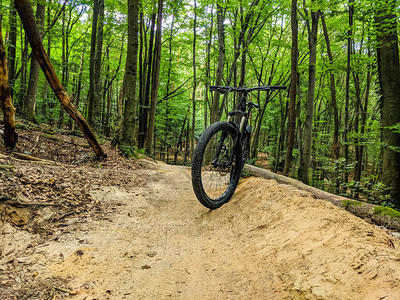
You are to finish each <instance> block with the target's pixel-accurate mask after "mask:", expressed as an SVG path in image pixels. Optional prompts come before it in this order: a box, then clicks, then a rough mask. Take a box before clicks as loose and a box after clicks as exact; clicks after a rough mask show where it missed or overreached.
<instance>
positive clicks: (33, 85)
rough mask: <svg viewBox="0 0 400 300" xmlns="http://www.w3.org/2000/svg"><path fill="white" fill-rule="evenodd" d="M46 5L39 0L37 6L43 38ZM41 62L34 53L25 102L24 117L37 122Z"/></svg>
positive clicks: (37, 16)
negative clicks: (37, 96) (37, 97)
mask: <svg viewBox="0 0 400 300" xmlns="http://www.w3.org/2000/svg"><path fill="white" fill-rule="evenodd" d="M44 15H45V6H44V5H42V4H40V2H38V4H37V8H36V19H37V25H38V27H39V30H40V31H41V38H42V37H43V26H44ZM39 70H40V67H39V63H38V61H37V59H36V57H35V56H34V55H32V56H31V68H30V73H29V81H28V91H27V98H26V102H25V104H24V117H25V118H26V119H28V120H30V121H32V122H36V94H37V86H38V82H39Z"/></svg>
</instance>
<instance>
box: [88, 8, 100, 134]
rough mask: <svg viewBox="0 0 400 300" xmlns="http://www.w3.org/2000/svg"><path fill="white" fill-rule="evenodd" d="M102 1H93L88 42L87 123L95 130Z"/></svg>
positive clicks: (98, 106)
mask: <svg viewBox="0 0 400 300" xmlns="http://www.w3.org/2000/svg"><path fill="white" fill-rule="evenodd" d="M103 26H104V0H94V4H93V20H92V36H91V40H90V67H89V79H90V86H89V96H88V99H89V100H88V102H89V104H88V122H89V124H90V125H91V126H92V127H94V128H95V129H96V130H98V129H99V128H100V111H101V88H100V86H101V84H100V73H101V54H102V49H103Z"/></svg>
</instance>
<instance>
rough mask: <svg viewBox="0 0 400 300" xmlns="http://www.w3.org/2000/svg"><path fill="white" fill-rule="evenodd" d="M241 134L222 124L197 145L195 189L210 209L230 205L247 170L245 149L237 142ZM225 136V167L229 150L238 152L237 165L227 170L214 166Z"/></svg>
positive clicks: (217, 124) (236, 153)
mask: <svg viewBox="0 0 400 300" xmlns="http://www.w3.org/2000/svg"><path fill="white" fill-rule="evenodd" d="M237 134H238V133H237V131H236V128H235V127H234V126H233V125H232V124H230V123H228V122H223V121H220V122H216V123H214V124H212V125H210V126H209V127H208V128H207V129H206V130H205V131H204V132H203V134H202V135H201V137H200V139H199V141H198V143H197V146H196V149H195V151H194V155H193V160H192V185H193V190H194V192H195V194H196V197H197V199H198V200H199V201H200V203H201V204H203V205H204V206H205V207H207V208H210V209H215V208H218V207H220V206H222V205H223V204H225V203H227V202H228V201H229V200H230V199H231V197H232V195H233V193H234V192H235V190H236V187H237V185H238V182H239V179H240V175H241V173H242V168H243V161H242V146H241V144H240V141H239V139H236V137H237ZM221 135H222V136H224V137H225V138H224V141H223V147H222V150H221V153H220V155H219V160H218V162H219V163H221V165H223V163H224V162H225V161H227V160H228V159H227V157H228V156H229V153H231V150H230V149H229V147H232V149H233V151H234V152H233V153H234V154H233V163H232V165H231V166H230V167H226V168H223V167H218V168H217V167H215V166H213V165H211V164H210V162H211V161H212V160H213V159H214V158H215V154H216V152H217V150H216V148H217V147H218V145H220V141H221ZM235 139H236V140H237V142H236V143H234V141H235ZM210 148H211V149H212V150H210Z"/></svg>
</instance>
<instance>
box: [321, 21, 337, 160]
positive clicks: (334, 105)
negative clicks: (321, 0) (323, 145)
mask: <svg viewBox="0 0 400 300" xmlns="http://www.w3.org/2000/svg"><path fill="white" fill-rule="evenodd" d="M321 22H322V27H323V30H324V36H325V43H326V51H327V53H328V58H329V63H330V65H331V68H332V65H333V55H332V51H331V42H330V39H329V35H328V30H327V27H326V23H325V16H324V14H321ZM329 79H330V89H331V106H332V109H333V119H334V124H333V126H334V130H333V143H332V157H333V159H334V160H338V159H339V155H340V140H339V126H340V124H339V110H338V107H337V102H336V83H335V74H334V72H333V70H330V71H329Z"/></svg>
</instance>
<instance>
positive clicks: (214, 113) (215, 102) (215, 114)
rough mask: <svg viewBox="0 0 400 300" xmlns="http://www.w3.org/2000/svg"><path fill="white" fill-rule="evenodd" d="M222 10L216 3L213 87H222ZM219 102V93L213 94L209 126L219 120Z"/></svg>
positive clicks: (223, 50)
mask: <svg viewBox="0 0 400 300" xmlns="http://www.w3.org/2000/svg"><path fill="white" fill-rule="evenodd" d="M224 19H225V18H224V10H223V8H222V7H221V6H220V5H219V4H218V3H217V28H218V65H217V71H216V75H215V85H219V86H220V85H222V75H223V71H224V63H225V33H224ZM219 102H220V93H218V92H214V97H213V99H212V105H211V111H210V121H211V124H212V123H214V122H217V121H218V120H219V119H220V115H219Z"/></svg>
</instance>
